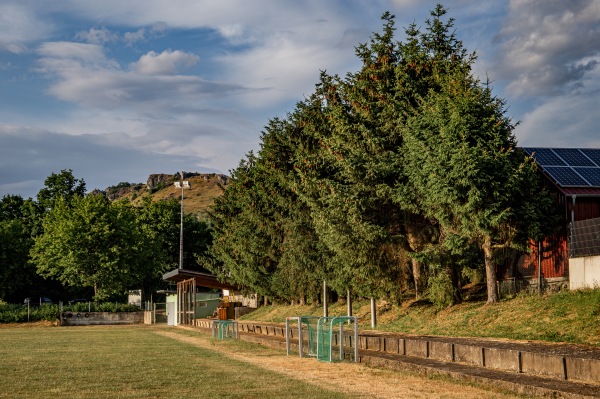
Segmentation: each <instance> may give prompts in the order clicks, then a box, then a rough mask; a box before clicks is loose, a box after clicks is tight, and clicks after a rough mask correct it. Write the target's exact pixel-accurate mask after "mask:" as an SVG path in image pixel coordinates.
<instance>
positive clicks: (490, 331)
mask: <svg viewBox="0 0 600 399" xmlns="http://www.w3.org/2000/svg"><path fill="white" fill-rule="evenodd" d="M377 305H378V316H377V321H378V324H377V330H379V331H389V332H400V333H407V334H423V335H443V336H465V337H489V338H507V339H521V340H542V341H553V342H568V343H576V344H588V345H600V289H595V290H583V291H564V292H559V293H555V294H548V295H544V296H542V297H538V296H535V295H531V296H529V295H523V296H517V297H516V298H513V299H507V300H503V301H501V302H500V303H497V304H495V305H491V306H490V305H486V304H485V302H465V303H462V304H459V305H456V306H452V307H449V308H447V309H444V310H442V311H438V310H436V308H435V307H434V306H433V305H431V304H430V303H428V302H426V301H419V302H414V301H407V302H405V303H403V304H402V305H400V306H390V304H386V303H384V302H381V301H380V302H378V303H377ZM322 314H323V309H322V308H321V307H319V306H286V305H280V306H266V307H263V308H260V309H258V310H257V311H256V312H254V313H251V314H249V315H247V316H244V319H246V320H257V321H265V322H278V323H281V322H284V321H285V318H286V317H287V316H304V315H307V316H308V315H314V316H319V315H322ZM329 314H330V315H345V314H346V304H345V303H335V304H330V306H329ZM353 314H354V315H355V316H358V317H359V325H360V328H361V329H370V328H371V326H370V320H371V314H370V302H369V301H368V300H362V301H354V302H353Z"/></svg>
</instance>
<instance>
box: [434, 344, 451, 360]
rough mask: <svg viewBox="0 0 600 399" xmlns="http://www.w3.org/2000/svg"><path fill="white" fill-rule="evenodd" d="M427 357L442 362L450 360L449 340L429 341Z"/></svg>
mask: <svg viewBox="0 0 600 399" xmlns="http://www.w3.org/2000/svg"><path fill="white" fill-rule="evenodd" d="M429 357H430V358H431V359H435V360H440V361H442V362H451V361H452V344H451V343H449V342H435V341H430V342H429Z"/></svg>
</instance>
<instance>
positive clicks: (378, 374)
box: [157, 330, 519, 399]
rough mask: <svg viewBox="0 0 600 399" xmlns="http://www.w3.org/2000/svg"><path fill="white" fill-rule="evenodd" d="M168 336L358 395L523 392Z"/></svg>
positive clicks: (477, 398) (401, 398) (414, 398)
mask: <svg viewBox="0 0 600 399" xmlns="http://www.w3.org/2000/svg"><path fill="white" fill-rule="evenodd" d="M157 334H160V335H162V336H164V337H168V338H172V339H175V340H178V341H180V342H185V343H188V344H190V345H195V346H198V347H201V348H204V349H209V350H212V351H216V352H219V353H221V354H223V355H224V356H226V357H228V358H231V359H234V360H236V361H239V362H245V363H249V364H251V365H252V366H253V367H260V368H262V369H265V370H269V371H273V372H277V373H280V374H283V375H286V376H288V377H290V378H294V379H296V380H301V381H304V382H307V383H310V384H314V385H317V386H320V387H322V388H326V389H330V390H334V391H339V392H348V393H349V394H350V395H351V396H353V397H356V398H365V399H366V398H382V399H383V398H385V399H393V398H397V399H421V398H460V399H471V398H472V399H481V398H486V399H489V398H517V397H519V396H515V395H511V394H504V393H495V392H489V391H488V390H486V389H483V388H477V387H473V386H469V385H464V384H458V383H456V384H455V383H452V382H449V381H447V380H443V379H428V378H424V377H419V376H416V375H414V374H410V373H403V372H397V371H390V370H381V369H372V368H369V367H365V366H363V365H360V364H354V363H333V364H332V363H323V362H318V361H316V360H315V359H312V358H303V359H300V358H298V357H295V356H289V357H288V356H285V354H279V353H278V352H275V351H274V350H271V349H264V350H262V349H261V350H251V349H247V348H246V347H245V346H243V345H228V344H225V343H219V342H218V341H213V340H211V339H210V338H209V337H208V336H205V335H202V334H198V335H197V336H189V335H184V334H181V333H179V332H174V331H164V330H162V331H157Z"/></svg>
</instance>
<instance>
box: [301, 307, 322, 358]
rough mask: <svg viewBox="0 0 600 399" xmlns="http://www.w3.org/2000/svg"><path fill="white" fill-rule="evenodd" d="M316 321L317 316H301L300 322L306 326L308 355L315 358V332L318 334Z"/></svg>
mask: <svg viewBox="0 0 600 399" xmlns="http://www.w3.org/2000/svg"><path fill="white" fill-rule="evenodd" d="M318 321H319V317H317V316H301V317H300V322H301V323H302V325H305V326H306V334H307V342H308V355H309V356H317V343H318V341H319V340H318V338H317V332H318V328H317V325H318Z"/></svg>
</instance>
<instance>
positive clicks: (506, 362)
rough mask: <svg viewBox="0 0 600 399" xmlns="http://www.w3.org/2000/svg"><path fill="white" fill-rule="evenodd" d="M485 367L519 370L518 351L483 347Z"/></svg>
mask: <svg viewBox="0 0 600 399" xmlns="http://www.w3.org/2000/svg"><path fill="white" fill-rule="evenodd" d="M484 358H485V367H489V368H492V369H497V370H507V371H514V372H517V373H518V372H519V371H520V370H519V351H516V350H509V349H499V348H485V356H484Z"/></svg>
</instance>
